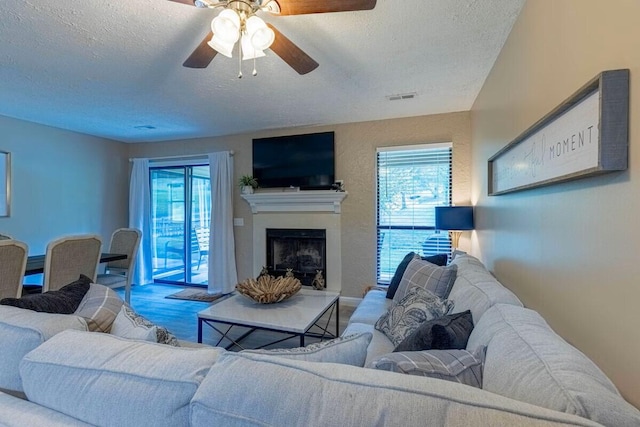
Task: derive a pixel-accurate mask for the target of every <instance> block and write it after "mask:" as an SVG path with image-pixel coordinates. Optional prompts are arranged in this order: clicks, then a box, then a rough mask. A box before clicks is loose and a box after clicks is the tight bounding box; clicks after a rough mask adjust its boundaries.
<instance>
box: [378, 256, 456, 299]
mask: <svg viewBox="0 0 640 427" xmlns="http://www.w3.org/2000/svg"><path fill="white" fill-rule="evenodd" d="M417 256H418V255H417V254H416V253H415V252H409V253H408V254H406V255H405V256H404V258H403V259H402V261H400V264H398V268H396V272H395V273H393V277H392V278H391V282H389V288H388V289H387V298H389V299H393V296H394V295H395V294H396V291H397V290H398V285H399V284H400V280H402V275H403V274H404V271H405V270H406V269H407V265H409V262H411V260H412V259H413V258H415V257H417ZM420 259H422V260H423V261H428V262H430V263H431V264H435V265H437V266H440V267H442V266H445V265H447V261H448V260H449V256H448V255H447V254H437V255H431V256H423V257H420Z"/></svg>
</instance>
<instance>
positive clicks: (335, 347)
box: [240, 332, 373, 367]
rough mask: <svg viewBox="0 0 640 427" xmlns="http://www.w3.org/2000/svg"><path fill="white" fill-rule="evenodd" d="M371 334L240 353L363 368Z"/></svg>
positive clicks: (366, 333)
mask: <svg viewBox="0 0 640 427" xmlns="http://www.w3.org/2000/svg"><path fill="white" fill-rule="evenodd" d="M372 337H373V334H372V333H371V332H365V333H361V334H352V335H347V336H343V337H338V338H335V339H332V340H329V341H324V342H319V343H315V344H309V345H308V346H306V347H298V348H290V349H287V348H282V349H273V350H242V351H241V352H240V353H252V354H268V355H272V356H278V357H284V358H285V359H297V360H305V361H307V362H325V363H340V364H342V365H353V366H360V367H363V366H364V362H365V359H366V358H367V348H368V347H369V343H370V342H371V338H372Z"/></svg>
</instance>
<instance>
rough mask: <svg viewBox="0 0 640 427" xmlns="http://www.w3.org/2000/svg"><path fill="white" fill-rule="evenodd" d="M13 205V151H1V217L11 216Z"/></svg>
mask: <svg viewBox="0 0 640 427" xmlns="http://www.w3.org/2000/svg"><path fill="white" fill-rule="evenodd" d="M10 206H11V153H7V152H6V151H0V217H6V216H9V211H10V210H9V207H10Z"/></svg>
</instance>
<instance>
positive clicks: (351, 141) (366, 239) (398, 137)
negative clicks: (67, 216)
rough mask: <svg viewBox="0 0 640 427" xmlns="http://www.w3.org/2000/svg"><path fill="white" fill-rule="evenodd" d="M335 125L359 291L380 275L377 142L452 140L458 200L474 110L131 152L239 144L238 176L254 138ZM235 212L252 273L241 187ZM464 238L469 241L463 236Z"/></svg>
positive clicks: (349, 260) (244, 267)
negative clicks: (377, 266) (377, 257)
mask: <svg viewBox="0 0 640 427" xmlns="http://www.w3.org/2000/svg"><path fill="white" fill-rule="evenodd" d="M323 131H335V133H336V179H343V180H344V181H345V188H346V190H347V191H348V193H349V195H348V197H347V198H346V199H345V201H344V203H343V205H342V216H341V220H342V254H343V259H342V278H343V283H342V293H343V295H344V296H351V297H360V296H361V295H362V290H363V287H364V284H367V283H373V282H374V281H375V250H376V249H375V248H376V246H375V245H376V237H375V236H376V232H375V221H376V218H375V197H376V192H375V154H376V147H384V146H393V145H406V144H421V143H428V142H443V141H452V142H453V145H454V148H453V157H454V159H453V161H454V176H453V188H454V190H453V198H454V201H455V202H456V203H467V202H469V200H470V191H471V187H470V186H471V184H470V182H469V179H470V168H469V165H470V155H471V152H470V150H471V149H470V145H469V142H470V132H471V129H470V121H469V113H466V112H465V113H451V114H440V115H433V116H425V117H415V118H405V119H394V120H383V121H375V122H366V123H354V124H342V125H334V126H323V127H315V128H304V129H300V128H298V129H286V130H280V131H265V132H260V133H256V134H245V135H234V136H228V137H220V138H205V139H197V140H187V141H171V142H166V143H148V144H132V145H131V146H130V148H129V150H130V151H129V154H130V156H131V157H161V156H173V155H183V154H184V155H189V154H201V153H206V152H211V151H221V150H234V152H235V156H234V167H235V176H236V180H237V178H238V177H240V175H244V174H247V173H249V174H250V173H251V163H252V158H251V140H252V139H253V138H257V137H268V136H275V135H285V134H296V133H308V132H323ZM234 216H235V217H236V218H243V219H244V223H245V225H244V227H235V238H236V255H237V256H236V258H237V263H238V278H239V279H241V280H243V279H244V278H246V277H249V276H252V275H253V260H252V257H253V255H252V245H253V242H252V240H253V237H252V223H253V222H252V214H251V211H250V209H249V206H248V204H247V203H246V202H245V201H244V200H243V199H241V198H240V193H239V188H236V194H235V202H234ZM463 244H465V242H463Z"/></svg>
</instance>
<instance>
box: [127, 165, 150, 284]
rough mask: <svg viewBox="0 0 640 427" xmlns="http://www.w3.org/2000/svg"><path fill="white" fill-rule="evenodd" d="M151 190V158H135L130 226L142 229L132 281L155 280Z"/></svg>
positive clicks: (132, 176) (131, 186)
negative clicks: (152, 256) (152, 259)
mask: <svg viewBox="0 0 640 427" xmlns="http://www.w3.org/2000/svg"><path fill="white" fill-rule="evenodd" d="M150 223H151V192H150V191H149V160H148V159H134V160H133V169H132V170H131V181H130V183H129V227H132V228H137V229H139V230H140V231H142V239H141V240H140V249H139V250H138V256H137V258H136V263H135V267H134V271H133V276H132V278H133V280H132V283H134V284H138V285H144V284H147V283H151V282H153V265H152V262H151V255H152V252H151V224H150Z"/></svg>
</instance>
